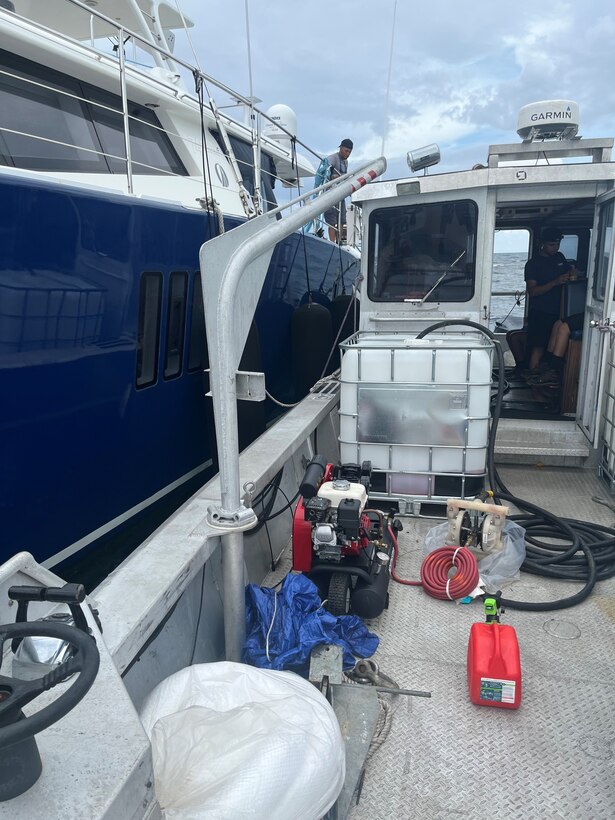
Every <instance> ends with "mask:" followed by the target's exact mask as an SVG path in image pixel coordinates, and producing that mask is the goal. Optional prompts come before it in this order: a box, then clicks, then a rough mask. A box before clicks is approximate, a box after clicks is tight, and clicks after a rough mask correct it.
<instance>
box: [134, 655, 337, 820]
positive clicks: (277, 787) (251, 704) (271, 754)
mask: <svg viewBox="0 0 615 820" xmlns="http://www.w3.org/2000/svg"><path fill="white" fill-rule="evenodd" d="M141 721H142V722H143V725H144V727H145V731H146V732H147V734H148V736H149V738H150V740H151V742H152V754H153V763H154V775H155V780H156V795H157V797H158V801H159V802H160V805H161V806H162V808H163V810H164V812H165V817H166V818H168V820H171V819H172V820H197V818H198V820H200V819H201V818H207V820H243V818H254V820H259V819H260V818H263V820H317V818H320V817H322V816H323V815H324V814H325V813H326V812H327V810H328V809H329V808H330V807H331V806H332V805H333V803H334V802H335V800H336V799H337V797H338V795H339V793H340V791H341V789H342V786H343V784H344V776H345V757H344V741H343V739H342V736H341V732H340V729H339V725H338V722H337V719H336V717H335V713H334V712H333V709H332V708H331V706H330V705H329V703H328V702H327V700H326V699H325V698H324V697H323V696H322V695H321V694H320V692H319V691H318V690H317V689H316V688H315V687H314V686H313V685H312V684H311V683H309V682H308V681H306V680H304V679H303V678H300V677H299V676H298V675H295V674H293V673H292V672H277V671H272V670H269V669H256V668H255V667H252V666H245V665H244V664H239V663H210V664H200V665H197V666H191V667H188V668H186V669H182V670H181V671H180V672H177V673H176V674H175V675H171V676H170V677H169V678H167V679H166V680H164V681H162V683H160V684H159V685H158V686H157V687H156V688H155V689H154V690H153V691H152V692H151V694H150V695H149V697H148V698H147V700H146V702H145V704H144V705H143V709H142V711H141Z"/></svg>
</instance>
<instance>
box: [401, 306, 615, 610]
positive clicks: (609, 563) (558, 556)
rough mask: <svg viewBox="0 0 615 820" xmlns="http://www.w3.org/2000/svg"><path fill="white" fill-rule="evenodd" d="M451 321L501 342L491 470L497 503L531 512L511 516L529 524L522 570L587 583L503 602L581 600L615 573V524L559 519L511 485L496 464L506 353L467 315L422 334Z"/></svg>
mask: <svg viewBox="0 0 615 820" xmlns="http://www.w3.org/2000/svg"><path fill="white" fill-rule="evenodd" d="M447 325H467V326H468V327H472V328H474V329H475V330H479V331H481V332H482V333H484V334H485V336H488V337H489V338H490V339H492V340H493V341H494V343H495V345H496V351H497V354H498V370H499V378H498V393H497V399H496V403H495V407H494V410H493V414H492V421H491V428H490V431H489V443H488V447H487V473H488V477H489V483H490V485H491V489H492V491H493V493H494V500H495V501H496V503H501V502H502V501H507V502H509V503H511V504H514V505H515V507H518V508H519V509H521V510H525V511H526V513H525V514H524V513H521V514H520V515H513V516H510V520H511V521H515V522H516V523H518V524H519V525H520V526H522V527H523V528H524V529H525V542H526V544H525V546H526V556H525V560H524V561H523V564H522V565H521V569H522V570H523V571H524V572H528V573H530V574H533V575H541V576H543V577H547V578H557V579H560V580H566V581H582V582H584V586H583V587H582V589H580V590H579V592H577V593H575V594H574V595H571V596H569V597H568V598H560V599H559V600H557V601H546V602H534V601H513V600H511V599H505V598H502V599H501V602H502V606H505V607H506V606H507V607H510V608H511V609H521V610H525V611H526V612H549V611H551V610H556V609H566V608H568V607H571V606H575V605H576V604H580V603H581V601H584V600H585V599H586V598H588V597H589V595H590V594H591V592H592V590H593V588H594V586H595V585H596V582H597V581H604V580H606V579H607V578H612V577H613V576H614V575H615V529H612V528H610V527H605V526H602V525H601V524H592V523H589V522H587V521H579V520H577V519H573V518H560V517H558V516H556V515H554V514H553V513H550V512H548V511H547V510H544V509H542V508H541V507H538V506H537V505H536V504H532V503H531V502H529V501H525V499H523V498H518V497H517V496H515V495H513V494H512V493H511V492H510V491H509V490H508V488H507V487H506V485H505V484H504V482H503V481H502V479H501V478H500V476H499V474H498V471H497V470H496V468H495V458H494V448H495V437H496V433H497V425H498V421H499V418H500V412H501V408H502V396H503V394H504V381H505V380H504V373H505V371H504V354H503V353H502V349H501V346H500V344H499V342H498V341H497V339H496V338H495V335H494V334H493V333H492V332H491V331H490V330H489V329H488V328H485V327H483V326H482V325H479V324H477V323H476V322H470V321H465V320H462V319H453V320H451V321H442V322H438V323H436V324H434V325H431V326H430V327H428V328H426V329H425V330H423V331H421V333H419V334H418V336H417V338H418V339H422V338H423V337H424V336H425V335H426V334H427V333H429V332H431V331H432V330H436V329H438V328H441V327H445V326H447ZM543 538H550V539H558V540H559V541H560V542H563V543H558V544H552V543H548V542H545V541H543V540H542V539H543Z"/></svg>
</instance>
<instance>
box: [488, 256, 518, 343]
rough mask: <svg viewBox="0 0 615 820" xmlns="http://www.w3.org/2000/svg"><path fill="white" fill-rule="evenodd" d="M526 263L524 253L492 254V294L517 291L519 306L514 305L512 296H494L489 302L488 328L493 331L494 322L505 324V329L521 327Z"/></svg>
mask: <svg viewBox="0 0 615 820" xmlns="http://www.w3.org/2000/svg"><path fill="white" fill-rule="evenodd" d="M526 261H527V254H525V253H494V255H493V280H492V284H491V291H492V293H498V292H502V291H518V293H519V296H520V297H521V304H520V305H517V304H515V297H514V295H513V296H494V297H493V298H492V300H491V317H490V321H489V327H490V328H491V329H492V330H493V329H494V327H495V323H496V322H505V329H506V330H512V329H513V328H516V327H522V326H523V313H524V310H525V280H524V279H523V269H524V268H525V263H526Z"/></svg>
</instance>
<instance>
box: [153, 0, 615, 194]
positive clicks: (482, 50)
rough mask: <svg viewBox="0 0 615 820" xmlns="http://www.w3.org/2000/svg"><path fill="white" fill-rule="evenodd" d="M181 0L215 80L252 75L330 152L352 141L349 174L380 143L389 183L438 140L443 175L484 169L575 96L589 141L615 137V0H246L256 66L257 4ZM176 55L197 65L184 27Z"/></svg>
mask: <svg viewBox="0 0 615 820" xmlns="http://www.w3.org/2000/svg"><path fill="white" fill-rule="evenodd" d="M167 1H168V2H169V4H170V5H173V3H174V0H167ZM179 3H180V6H181V9H182V11H183V12H184V14H185V15H186V16H188V17H190V18H191V19H192V20H193V21H194V23H195V27H194V28H193V29H191V30H190V36H191V39H192V44H193V46H194V49H195V51H196V56H197V58H198V62H199V64H200V67H201V69H202V70H203V71H204V72H205V73H206V74H209V75H211V76H213V77H215V78H217V79H219V80H221V81H222V82H224V83H225V84H226V85H228V86H231V87H232V88H234V89H236V90H237V91H239V92H242V93H244V94H246V95H248V94H249V93H250V80H252V93H253V94H254V95H255V96H257V97H259V98H260V99H261V100H262V103H260V104H259V106H260V108H261V109H263V110H267V109H268V108H269V107H270V106H271V105H273V104H276V103H284V104H286V105H289V106H290V107H291V108H292V109H293V110H294V111H295V113H296V116H297V122H298V136H299V138H300V139H301V140H302V141H303V142H305V143H306V144H307V145H309V146H310V147H311V148H312V149H313V150H314V151H316V152H317V153H319V154H323V155H324V154H328V153H331V152H333V151H335V150H336V149H337V146H338V145H339V143H340V141H341V140H342V139H344V138H346V137H349V138H350V139H352V140H353V142H354V151H353V153H352V156H351V160H350V163H349V167H350V170H352V169H353V167H354V168H358V167H359V166H360V165H362V164H365V163H366V162H368V161H369V160H371V159H374V158H376V157H378V156H380V155H381V153H382V141H383V135H384V138H385V143H384V155H385V156H386V158H387V162H388V169H387V172H386V174H385V177H384V178H388V179H396V178H399V177H405V176H409V175H410V171H409V169H408V166H407V164H406V154H407V152H408V151H409V150H412V149H416V148H419V147H422V146H424V145H428V144H431V143H437V144H438V146H439V148H440V152H441V157H442V159H441V163H440V165H439V166H437V168H434V169H432V172H433V171H436V172H437V171H449V170H456V169H462V168H471V167H472V165H474V164H475V163H478V162H482V163H486V160H487V153H488V146H489V145H490V144H493V143H501V142H517V141H518V140H519V137H518V136H517V134H516V128H517V116H518V112H519V109H520V108H521V107H522V106H523V105H526V104H527V103H530V102H535V101H537V100H550V99H553V100H555V99H566V100H574V101H576V102H577V103H578V105H579V109H580V121H581V127H580V129H579V135H580V136H584V137H607V136H613V135H615V82H613V78H614V77H615V49H614V48H613V42H615V3H613V0H585V2H583V3H580V2H563V0H542V2H540V3H536V2H535V0H534V2H527V0H517V2H515V3H514V4H504V3H502V4H499V3H496V2H493V0H472V2H471V3H464V4H461V3H459V2H454V0H430V2H428V3H414V2H411V0H397V3H395V0H377V2H366V0H363V2H360V0H352V2H351V1H350V0H334V2H330V0H329V2H325V0H310V2H306V0H247V5H248V20H249V31H250V39H249V43H250V48H249V51H250V55H251V59H250V60H248V39H247V33H246V14H245V9H246V0H224V1H223V2H220V0H179ZM504 8H506V9H507V11H506V13H505V12H504V11H503V10H502V9H504ZM394 12H395V25H394V26H393V20H394ZM392 40H393V49H392V52H391V41H392ZM175 51H176V53H177V54H178V55H180V56H182V57H184V58H186V59H189V60H190V61H193V60H194V57H193V55H192V51H191V48H190V45H189V43H188V41H187V38H186V37H185V35H184V34H183V33H181V32H178V34H177V42H176V47H175ZM391 54H392V59H391V72H390V84H389V83H388V75H389V60H390V57H391ZM387 87H388V88H389V92H388V105H387ZM385 114H387V116H386V118H385ZM385 121H386V127H385ZM421 173H422V172H421Z"/></svg>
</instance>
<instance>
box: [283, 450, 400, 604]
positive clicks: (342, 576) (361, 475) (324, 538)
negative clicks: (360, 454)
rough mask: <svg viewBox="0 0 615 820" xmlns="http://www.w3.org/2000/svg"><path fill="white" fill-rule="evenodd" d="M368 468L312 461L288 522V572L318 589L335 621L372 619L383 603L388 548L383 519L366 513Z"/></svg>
mask: <svg viewBox="0 0 615 820" xmlns="http://www.w3.org/2000/svg"><path fill="white" fill-rule="evenodd" d="M370 477H371V463H370V462H368V461H366V462H363V464H362V465H358V464H344V465H341V466H340V465H333V464H328V463H327V461H326V459H325V458H324V456H320V455H316V456H314V458H313V459H312V460H311V462H310V463H309V464H308V466H307V468H306V471H305V475H304V478H303V481H302V482H301V485H300V488H299V490H300V493H301V498H300V499H299V503H298V504H297V507H296V509H295V515H294V519H293V569H294V570H295V571H298V572H304V573H305V574H307V575H308V577H309V578H310V579H311V580H312V581H314V583H315V584H316V585H317V586H318V588H319V590H320V593H321V596H322V597H323V598H324V599H325V600H326V604H325V605H326V608H327V609H328V610H329V611H330V612H331V613H332V614H334V615H344V614H346V613H347V612H353V613H354V614H355V615H358V616H359V617H361V618H376V617H378V615H380V614H381V612H382V611H383V609H384V608H385V607H386V605H387V603H388V587H389V579H390V570H389V564H390V558H391V545H390V543H388V542H386V541H385V540H384V534H383V524H384V522H383V515H382V513H379V512H376V513H374V514H372V513H371V512H370V511H366V504H367V495H368V491H369V486H370Z"/></svg>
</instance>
